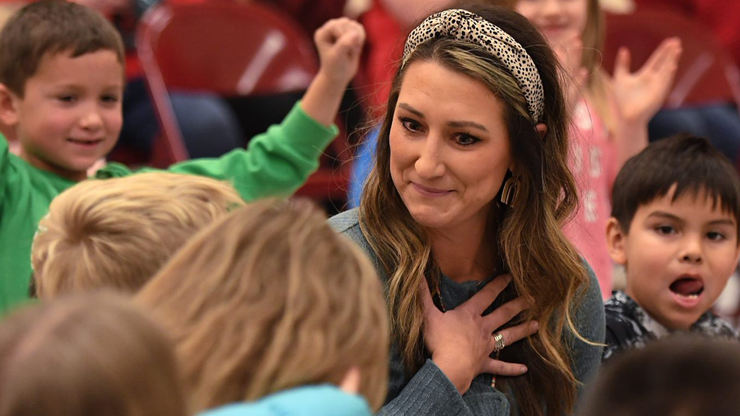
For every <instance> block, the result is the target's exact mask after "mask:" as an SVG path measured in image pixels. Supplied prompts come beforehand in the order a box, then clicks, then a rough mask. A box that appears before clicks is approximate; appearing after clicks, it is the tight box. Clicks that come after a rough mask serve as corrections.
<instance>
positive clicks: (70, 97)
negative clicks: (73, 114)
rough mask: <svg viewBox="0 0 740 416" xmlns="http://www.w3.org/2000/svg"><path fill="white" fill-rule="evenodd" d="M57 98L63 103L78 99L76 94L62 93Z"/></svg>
mask: <svg viewBox="0 0 740 416" xmlns="http://www.w3.org/2000/svg"><path fill="white" fill-rule="evenodd" d="M57 99H58V100H59V101H61V102H63V103H73V102H75V100H76V99H77V97H75V96H74V95H60V96H59V97H57Z"/></svg>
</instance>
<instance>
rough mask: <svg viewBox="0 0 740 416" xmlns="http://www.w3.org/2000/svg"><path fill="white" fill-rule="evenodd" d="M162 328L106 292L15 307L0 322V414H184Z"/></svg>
mask: <svg viewBox="0 0 740 416" xmlns="http://www.w3.org/2000/svg"><path fill="white" fill-rule="evenodd" d="M184 403H185V400H184V397H183V392H182V383H181V380H180V378H179V373H178V371H177V367H176V361H175V355H174V351H173V348H172V345H171V344H170V342H169V340H168V339H167V338H166V337H165V336H164V335H163V333H162V330H161V329H160V328H159V327H158V326H157V325H156V324H155V323H154V322H153V321H151V320H150V319H148V318H147V317H146V316H145V315H144V314H143V313H142V312H140V311H139V310H138V309H136V307H135V306H134V305H132V304H130V303H129V302H126V301H125V300H124V299H121V298H118V297H116V296H114V295H111V294H96V295H95V296H92V295H85V296H74V297H69V298H65V299H58V300H55V301H52V302H50V303H42V304H39V305H34V306H31V307H27V308H26V309H22V310H20V311H18V312H16V313H14V314H12V315H10V316H9V317H7V318H6V319H5V320H4V321H3V322H2V323H1V324H0V416H70V415H74V416H100V415H105V416H152V415H157V416H186V414H187V412H186V410H185V404H184Z"/></svg>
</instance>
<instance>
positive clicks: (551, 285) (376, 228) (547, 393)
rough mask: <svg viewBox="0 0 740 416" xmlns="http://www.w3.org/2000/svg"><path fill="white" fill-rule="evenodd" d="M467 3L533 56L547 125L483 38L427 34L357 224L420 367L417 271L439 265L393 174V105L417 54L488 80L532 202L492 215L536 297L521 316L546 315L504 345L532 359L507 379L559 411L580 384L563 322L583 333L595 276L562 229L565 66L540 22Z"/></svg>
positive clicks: (524, 284) (566, 185)
mask: <svg viewBox="0 0 740 416" xmlns="http://www.w3.org/2000/svg"><path fill="white" fill-rule="evenodd" d="M463 7H464V8H466V9H467V10H469V11H472V12H474V13H476V14H478V15H480V16H482V17H483V18H485V19H486V20H488V21H489V22H491V23H493V24H495V25H496V26H498V27H499V28H501V29H503V30H504V31H505V32H506V33H508V34H510V35H511V36H512V37H513V38H514V39H515V40H516V41H517V42H519V43H520V44H521V45H522V46H523V47H524V48H525V49H526V50H527V52H528V53H529V55H530V56H531V57H532V60H533V61H534V63H535V65H536V66H537V68H538V71H539V74H540V77H541V79H542V84H543V87H544V96H545V98H544V100H545V106H544V115H543V122H544V123H545V124H546V125H547V133H546V134H545V136H544V138H541V137H540V136H539V134H538V132H537V130H536V128H535V125H534V124H533V123H532V121H531V116H530V115H529V114H528V110H527V102H526V100H525V98H524V95H523V93H522V91H521V89H520V87H519V85H518V83H517V81H516V79H515V78H514V77H513V76H512V74H511V73H510V72H509V71H508V70H507V69H505V68H506V66H505V65H504V64H503V63H501V62H500V61H499V60H498V59H496V58H495V57H493V56H492V55H491V54H490V53H489V52H487V51H486V50H485V49H484V48H482V47H480V46H477V45H473V44H470V43H467V42H461V41H458V40H454V39H449V38H438V39H435V40H432V41H429V42H426V43H424V44H422V45H421V46H419V47H418V48H417V49H416V51H415V52H414V53H413V54H412V55H411V57H410V58H409V60H408V63H407V64H406V66H405V67H404V68H403V69H400V70H399V71H398V72H397V73H396V75H395V77H394V79H393V84H392V87H391V94H390V98H389V101H388V106H387V110H386V116H385V120H384V122H383V124H382V126H381V129H380V133H379V135H378V144H377V150H376V160H375V165H374V167H373V169H372V172H371V174H370V177H369V179H368V183H367V185H366V187H365V190H364V193H363V195H362V199H361V203H360V211H359V216H360V220H361V221H360V224H361V227H362V230H363V232H364V234H365V235H366V236H367V237H368V241H369V243H370V245H371V246H372V248H373V250H374V251H375V253H376V254H377V255H378V258H379V260H380V262H381V264H382V266H383V268H384V269H385V271H386V273H387V274H388V276H389V281H388V283H387V291H388V299H389V310H390V315H391V328H392V331H393V336H394V340H395V341H396V342H397V343H398V345H399V349H400V352H401V355H402V358H403V361H404V364H405V367H406V369H407V371H409V372H414V371H416V369H418V368H419V367H420V366H421V364H422V363H423V353H424V349H423V348H424V344H423V339H422V336H423V331H424V329H423V327H424V315H423V305H422V300H421V296H420V293H419V291H418V289H417V288H418V287H419V285H420V282H421V279H424V278H425V277H426V278H427V279H433V278H435V276H438V275H439V273H441V271H440V270H439V268H438V267H437V265H436V264H435V262H434V257H433V255H432V252H431V246H430V243H429V241H428V238H427V235H426V232H425V230H424V229H423V228H422V227H420V226H419V225H418V224H417V223H416V222H415V221H414V219H413V218H412V217H411V215H410V214H409V212H408V210H407V209H406V207H405V205H404V203H403V200H402V199H401V197H400V196H399V194H398V191H397V190H396V187H395V186H394V184H393V180H392V178H391V173H390V153H391V149H390V145H389V135H390V129H391V124H392V122H393V118H394V112H395V107H396V104H397V101H398V97H399V92H400V89H401V86H402V83H403V79H404V75H405V71H406V70H407V69H408V68H409V67H410V66H412V65H413V64H414V62H422V61H432V62H435V63H438V64H440V65H442V66H444V67H445V68H447V69H450V70H453V71H456V72H459V73H461V74H464V75H466V76H469V77H471V78H472V79H475V80H478V81H480V82H481V83H483V84H484V85H487V86H488V87H489V88H490V89H491V91H492V92H493V93H494V94H495V95H496V96H497V97H498V98H499V99H500V100H501V102H502V103H503V104H504V107H505V115H504V117H505V120H506V123H507V126H508V131H509V137H510V145H511V152H512V155H511V156H512V159H513V160H514V163H515V165H516V172H514V174H515V175H516V176H518V178H519V182H520V185H519V188H518V192H517V194H516V197H515V199H514V201H513V205H514V206H516V207H526V209H508V210H505V211H504V210H503V209H501V208H497V207H495V206H494V208H493V209H492V210H491V219H490V221H489V223H490V224H492V230H493V232H494V233H495V234H496V237H497V241H498V250H499V252H500V253H502V255H503V257H504V260H505V265H506V267H508V270H509V271H510V273H511V275H512V277H513V287H514V288H515V292H516V293H518V294H519V295H520V296H523V297H525V298H527V299H531V302H530V305H531V309H530V310H529V311H528V312H527V313H526V317H525V319H526V320H531V319H534V320H537V321H539V323H540V329H539V332H538V333H537V334H536V335H534V336H532V337H530V338H528V340H527V341H526V342H521V343H517V344H515V345H512V346H510V347H507V348H506V349H505V350H504V351H503V352H502V359H505V360H508V361H514V362H524V363H526V364H527V366H528V368H529V372H528V373H527V375H526V376H524V377H517V378H511V379H506V380H505V382H504V384H505V385H506V386H509V387H510V388H511V389H512V390H513V391H514V392H515V393H516V397H517V403H518V407H519V411H520V413H521V414H523V415H534V414H542V413H544V409H545V408H546V409H547V412H548V413H551V414H561V413H563V412H567V411H571V410H572V409H573V406H574V404H575V400H576V385H577V380H576V379H575V376H574V374H573V372H572V370H571V366H570V364H571V361H572V360H571V357H570V351H569V348H568V345H567V343H565V342H563V338H562V337H563V333H564V331H569V332H572V333H574V334H576V336H578V335H577V334H578V332H577V330H576V329H575V327H574V325H573V323H572V320H571V313H572V311H573V310H574V308H575V306H576V305H577V303H578V301H579V299H580V296H581V294H582V293H585V291H584V289H585V287H587V285H588V282H589V280H588V276H587V274H586V271H585V269H584V266H583V263H582V262H581V260H580V257H579V255H578V253H577V252H576V250H575V249H574V248H573V246H572V245H571V244H570V243H569V242H568V240H567V239H566V238H565V236H564V235H563V233H562V231H561V226H562V224H563V222H564V221H565V220H566V219H567V218H568V217H569V215H570V214H571V213H572V212H573V210H574V209H575V207H576V205H577V196H576V195H577V192H576V186H575V183H574V180H573V177H572V175H571V173H570V170H569V169H568V166H567V155H568V141H567V137H568V136H567V131H568V121H569V120H568V114H567V111H566V106H565V103H564V99H563V93H562V91H561V87H560V84H559V81H558V79H559V78H558V77H559V73H560V71H559V68H558V65H557V60H556V58H555V56H554V54H553V52H552V50H551V49H550V48H549V47H548V46H547V42H546V41H545V39H544V38H543V37H542V35H541V34H540V32H539V31H538V30H537V29H536V28H535V27H534V26H533V25H532V24H531V23H530V22H529V21H527V20H526V19H525V18H524V17H522V16H521V15H519V14H518V13H516V12H514V11H512V10H511V9H509V8H506V7H500V6H493V5H482V4H472V5H469V6H463ZM494 205H495V204H494ZM492 255H496V253H492Z"/></svg>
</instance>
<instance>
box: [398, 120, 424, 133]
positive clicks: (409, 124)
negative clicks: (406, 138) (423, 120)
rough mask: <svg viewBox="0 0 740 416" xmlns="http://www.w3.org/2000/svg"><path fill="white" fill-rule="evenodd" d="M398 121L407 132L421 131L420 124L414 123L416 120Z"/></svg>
mask: <svg viewBox="0 0 740 416" xmlns="http://www.w3.org/2000/svg"><path fill="white" fill-rule="evenodd" d="M400 121H401V124H402V125H403V128H404V129H406V130H407V131H410V132H414V133H416V132H418V131H419V130H421V124H419V123H418V122H416V120H414V119H410V118H401V119H400Z"/></svg>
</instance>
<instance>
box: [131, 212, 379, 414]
mask: <svg viewBox="0 0 740 416" xmlns="http://www.w3.org/2000/svg"><path fill="white" fill-rule="evenodd" d="M136 299H137V301H138V302H139V303H141V304H143V305H145V306H147V307H148V308H150V309H151V310H152V311H154V313H155V315H156V316H157V317H158V318H160V319H161V320H162V322H164V323H165V326H166V328H167V329H168V330H169V331H170V333H171V335H172V336H173V338H174V340H175V343H176V351H177V354H178V357H179V359H180V362H181V363H182V368H183V373H184V377H185V383H186V387H187V389H188V395H189V397H190V398H191V400H192V402H191V403H192V406H193V409H194V410H196V411H199V410H203V409H207V408H212V407H215V406H221V405H225V404H228V403H232V402H239V401H245V400H254V399H258V398H260V397H263V396H265V395H268V394H271V393H274V392H277V391H280V390H284V389H288V388H292V387H297V386H301V385H305V384H315V383H334V384H338V383H339V382H340V381H341V380H342V379H343V377H344V375H345V374H346V373H347V371H348V370H350V369H351V368H352V367H355V366H356V367H359V369H360V371H361V373H362V382H361V387H360V393H361V394H362V395H363V396H365V397H366V398H367V400H368V401H369V403H370V404H371V406H372V407H373V408H375V409H378V408H379V407H380V406H381V405H382V403H383V400H384V399H385V394H386V389H387V385H386V384H387V380H388V348H389V347H388V344H389V340H388V332H389V330H388V322H387V319H388V318H387V314H386V311H385V301H384V298H383V293H382V288H381V285H380V282H379V279H378V277H377V274H376V272H375V269H374V267H373V266H372V264H371V263H370V261H369V260H368V259H366V258H365V255H364V253H362V251H361V250H360V249H359V248H357V247H355V246H354V245H353V244H352V243H351V242H350V241H349V240H346V239H344V238H343V237H342V236H340V235H338V234H336V233H335V232H334V231H332V229H331V228H330V227H329V225H328V224H327V223H326V216H325V215H324V214H323V213H322V212H320V211H318V210H317V209H315V208H313V206H310V205H308V204H302V203H301V204H299V203H296V202H293V203H288V202H277V201H270V200H268V201H261V202H257V203H254V204H250V205H248V206H246V207H244V208H240V209H238V210H236V211H235V212H233V213H232V214H231V215H229V216H228V217H226V218H223V219H221V220H220V221H218V222H216V223H214V224H213V225H212V226H211V227H209V228H208V229H205V230H204V231H203V232H201V233H200V234H199V235H198V236H197V237H195V238H194V239H193V240H192V241H191V242H190V243H189V244H188V245H187V246H186V247H184V248H183V249H182V250H181V251H180V252H178V253H177V255H175V257H173V258H172V260H171V261H170V262H169V263H168V264H167V265H166V266H165V267H164V268H163V269H162V270H161V271H160V272H159V273H158V274H157V275H156V276H155V277H154V279H152V281H151V282H149V283H148V284H147V285H146V286H145V287H144V288H143V289H142V290H141V292H139V294H138V295H137V298H136Z"/></svg>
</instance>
